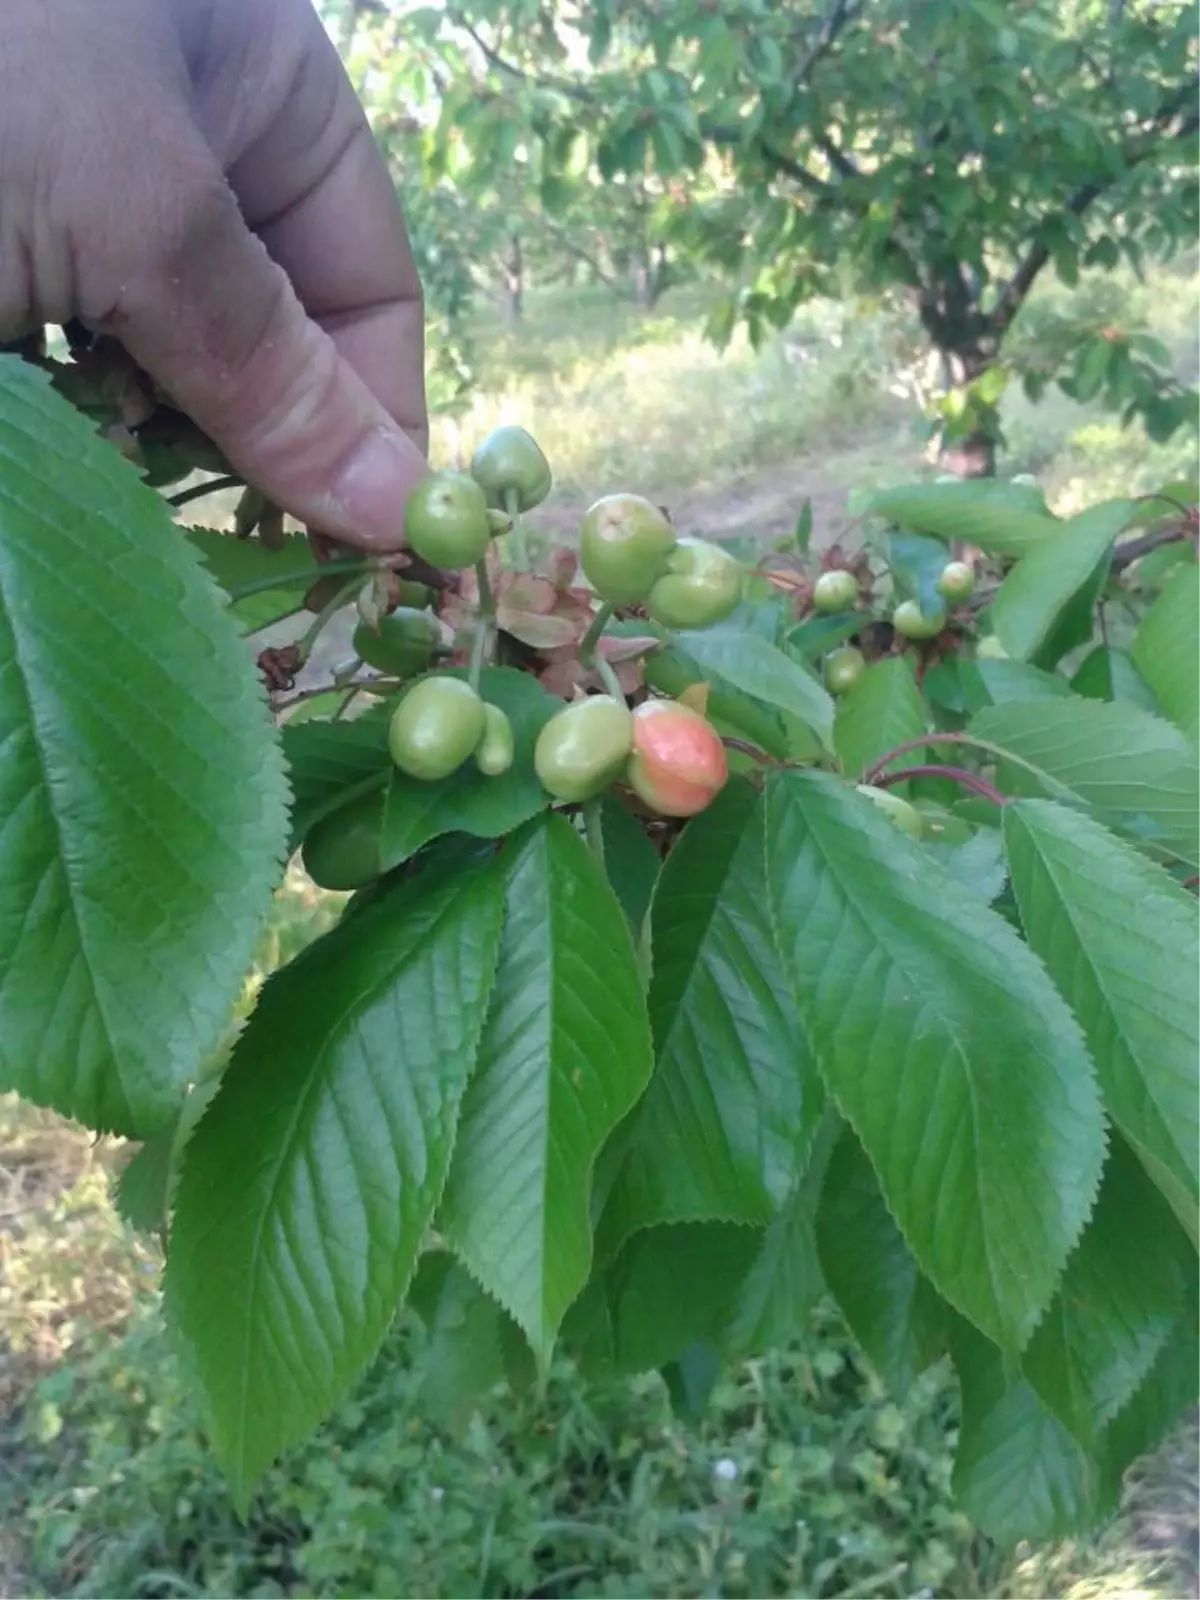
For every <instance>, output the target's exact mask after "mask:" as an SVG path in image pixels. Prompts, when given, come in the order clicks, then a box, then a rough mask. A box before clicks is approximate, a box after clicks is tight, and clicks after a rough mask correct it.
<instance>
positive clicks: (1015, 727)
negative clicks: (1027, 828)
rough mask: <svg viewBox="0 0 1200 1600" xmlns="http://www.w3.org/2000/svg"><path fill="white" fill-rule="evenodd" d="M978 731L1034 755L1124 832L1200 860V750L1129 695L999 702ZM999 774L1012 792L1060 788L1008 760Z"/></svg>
mask: <svg viewBox="0 0 1200 1600" xmlns="http://www.w3.org/2000/svg"><path fill="white" fill-rule="evenodd" d="M971 732H972V733H974V734H977V735H978V736H979V738H981V739H987V740H989V741H991V742H992V743H993V744H997V745H1001V746H1003V747H1004V749H1006V750H1011V751H1012V752H1013V754H1014V755H1017V756H1020V757H1021V758H1022V759H1023V760H1025V761H1028V762H1032V763H1033V765H1034V766H1035V767H1037V768H1039V769H1040V771H1042V772H1044V773H1045V774H1046V775H1047V777H1048V778H1049V779H1050V780H1051V783H1052V784H1059V785H1062V786H1064V788H1065V790H1066V791H1069V792H1070V793H1071V794H1073V795H1074V796H1075V797H1076V799H1077V800H1078V801H1080V802H1081V803H1082V804H1083V805H1084V806H1090V807H1092V808H1093V809H1094V810H1095V812H1096V815H1097V816H1098V817H1099V818H1100V819H1101V821H1103V822H1105V823H1106V824H1107V825H1108V826H1109V827H1111V828H1114V829H1116V831H1117V832H1118V833H1123V834H1126V835H1127V836H1128V837H1130V838H1131V839H1133V840H1135V841H1136V842H1137V843H1140V844H1143V845H1148V846H1153V847H1156V848H1157V849H1160V850H1165V851H1168V852H1170V853H1171V854H1172V855H1176V856H1178V857H1179V858H1180V859H1181V860H1183V861H1186V862H1189V863H1190V864H1191V865H1192V866H1200V827H1198V825H1197V813H1198V812H1200V775H1198V773H1197V760H1196V750H1195V747H1194V746H1192V745H1189V743H1188V741H1187V740H1186V739H1185V738H1184V736H1183V734H1181V733H1180V732H1179V731H1178V729H1176V728H1173V727H1172V726H1171V725H1170V723H1168V722H1164V721H1162V719H1161V718H1159V717H1152V716H1151V715H1150V714H1149V713H1148V712H1146V711H1140V710H1138V708H1137V707H1136V706H1131V705H1128V704H1125V703H1120V704H1112V705H1109V704H1106V703H1105V702H1103V701H1101V700H1082V699H1076V698H1074V697H1072V698H1070V699H1067V700H1040V701H1037V702H1032V701H1025V702H1013V703H1012V704H1010V705H1003V706H993V707H991V708H989V709H986V710H984V711H981V712H979V714H978V715H977V716H976V717H975V718H974V720H973V721H972V723H971ZM998 781H999V783H1000V785H1001V787H1002V788H1004V789H1005V790H1006V791H1007V792H1009V793H1015V794H1023V795H1028V794H1044V793H1053V792H1054V791H1053V789H1052V788H1051V787H1049V786H1047V785H1046V784H1045V783H1040V782H1039V780H1038V779H1037V778H1036V777H1035V776H1034V775H1033V774H1032V773H1030V772H1028V771H1027V770H1026V769H1024V768H1018V767H1015V766H1009V765H1007V764H1006V765H1004V766H1003V767H1002V768H1001V770H1000V773H999V776H998ZM1059 797H1060V798H1061V795H1060V796H1059Z"/></svg>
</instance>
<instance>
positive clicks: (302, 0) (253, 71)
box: [206, 0, 427, 444]
mask: <svg viewBox="0 0 1200 1600" xmlns="http://www.w3.org/2000/svg"><path fill="white" fill-rule="evenodd" d="M239 3H240V0H239ZM269 3H270V4H271V5H272V7H273V11H272V16H273V23H272V26H271V27H270V28H269V29H266V30H264V31H263V32H260V33H259V34H258V35H257V36H256V41H257V47H258V49H259V50H263V45H264V41H265V43H266V44H267V46H268V47H269V49H267V50H264V51H263V54H261V55H256V54H255V40H252V41H251V44H250V45H249V46H248V54H247V56H246V57H244V58H243V59H242V60H241V61H240V62H239V75H240V78H241V81H242V83H243V84H245V83H246V82H247V81H250V82H252V83H253V82H255V81H257V82H258V84H259V90H258V93H257V94H256V95H255V101H256V111H257V116H256V118H253V119H250V121H249V122H245V121H244V122H243V124H242V127H243V129H244V130H245V132H244V134H243V137H242V138H241V140H240V141H239V142H238V143H237V144H235V145H229V144H225V145H224V146H223V145H222V134H221V128H220V127H218V126H215V125H213V126H210V127H208V128H207V130H206V131H208V133H209V137H210V139H211V140H213V141H215V147H216V148H217V149H218V151H219V153H220V154H221V155H222V156H223V157H224V159H225V162H226V169H227V171H228V173H229V180H230V183H231V185H232V187H233V190H234V192H235V194H236V195H237V197H238V201H239V204H240V205H241V208H242V211H243V214H244V215H245V217H246V220H247V222H248V223H249V225H250V226H251V228H252V229H253V230H254V231H255V232H256V233H257V234H258V235H259V237H260V238H261V239H262V240H263V242H264V244H265V245H266V247H267V249H268V251H269V253H270V255H271V257H272V259H273V260H275V261H277V262H278V263H279V264H280V266H282V267H283V269H284V271H285V272H286V273H287V274H288V277H289V278H290V279H291V282H292V285H293V287H294V289H295V290H296V293H297V295H298V297H299V299H300V302H301V304H302V305H303V306H304V308H305V310H306V311H307V312H308V314H309V316H311V317H312V318H313V319H314V320H315V321H317V322H319V323H320V324H321V326H322V327H324V328H325V329H326V331H327V332H328V333H329V334H330V335H331V337H332V338H333V340H334V343H335V344H336V345H337V347H338V349H339V351H340V352H341V354H342V356H343V357H344V359H346V360H347V361H348V362H349V363H350V365H351V366H352V367H353V368H354V370H355V371H356V372H357V373H358V374H359V376H360V377H361V378H362V379H363V381H364V382H365V383H366V384H367V386H368V387H369V388H370V389H371V391H372V393H374V394H375V395H376V396H377V397H378V399H379V400H380V401H381V402H382V404H383V405H384V406H385V407H386V408H387V410H388V411H389V412H390V413H391V415H392V416H393V417H395V418H396V419H397V421H399V422H400V423H401V425H402V426H403V427H404V428H406V429H407V430H408V431H409V432H410V433H411V434H412V435H413V436H414V437H416V438H418V439H419V440H420V441H421V442H422V444H424V442H425V439H426V437H427V419H426V412H425V383H424V337H423V310H422V304H421V286H420V281H419V279H418V276H417V272H416V268H415V267H414V265H413V259H412V252H411V249H410V248H409V242H408V238H407V235H406V232H405V227H404V221H403V218H402V216H401V212H400V207H399V205H398V203H397V199H396V194H395V190H394V187H393V185H392V181H391V178H390V177H389V175H388V171H387V167H386V164H385V162H384V159H383V156H382V155H381V153H380V151H379V148H378V146H377V145H376V142H375V139H374V137H373V135H372V133H371V130H370V127H369V126H368V123H367V119H366V116H365V115H364V113H363V109H362V107H361V105H360V104H359V102H358V99H357V97H356V96H355V94H354V91H353V89H352V88H351V85H350V82H349V79H348V78H347V76H346V73H345V71H344V69H343V67H342V64H341V62H340V60H339V59H338V56H337V52H336V51H335V49H334V47H333V45H332V43H331V41H330V39H329V37H328V35H327V34H326V32H325V30H324V28H323V27H322V26H321V24H320V21H319V19H318V18H317V15H316V13H315V11H314V10H313V8H312V7H311V5H309V4H308V3H307V0H269ZM219 100H220V96H218V103H219ZM222 126H224V127H227V126H228V123H227V122H225V121H224V120H223V119H222Z"/></svg>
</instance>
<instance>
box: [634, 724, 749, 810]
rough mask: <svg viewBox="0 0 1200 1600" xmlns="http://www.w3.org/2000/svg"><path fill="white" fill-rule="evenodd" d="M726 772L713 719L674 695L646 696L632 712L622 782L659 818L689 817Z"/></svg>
mask: <svg viewBox="0 0 1200 1600" xmlns="http://www.w3.org/2000/svg"><path fill="white" fill-rule="evenodd" d="M728 776H729V762H728V759H727V758H726V755H725V746H724V745H723V744H722V743H721V737H720V735H719V734H718V733H717V730H716V729H715V728H714V727H713V725H712V723H711V722H709V721H708V720H707V719H706V718H704V717H702V716H701V715H700V713H699V712H698V711H692V710H691V709H690V708H689V707H687V706H684V705H680V704H679V702H678V701H677V700H647V701H646V702H645V703H644V704H643V705H640V706H638V708H637V710H636V711H635V712H634V714H633V753H632V755H631V756H630V758H629V764H628V765H627V767H626V768H625V781H626V782H627V783H628V784H629V787H630V788H631V789H632V790H633V791H634V793H635V794H636V795H637V796H638V797H639V798H640V799H642V800H644V801H645V803H646V804H647V805H648V806H650V807H651V808H652V810H654V811H657V812H659V813H660V815H662V816H664V817H693V816H695V815H696V813H697V812H698V811H703V810H704V808H705V806H707V805H708V804H709V802H710V801H712V800H713V799H715V797H716V796H717V795H718V794H720V792H721V790H722V789H723V788H724V786H725V780H726V779H727V778H728Z"/></svg>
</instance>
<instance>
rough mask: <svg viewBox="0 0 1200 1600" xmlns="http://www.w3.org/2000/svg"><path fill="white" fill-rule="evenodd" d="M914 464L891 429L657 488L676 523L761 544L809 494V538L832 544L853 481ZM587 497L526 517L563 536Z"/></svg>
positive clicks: (783, 529)
mask: <svg viewBox="0 0 1200 1600" xmlns="http://www.w3.org/2000/svg"><path fill="white" fill-rule="evenodd" d="M919 470H920V457H919V453H918V451H917V449H916V448H915V446H914V444H913V441H912V437H911V435H910V434H908V433H907V432H906V431H901V432H896V431H895V430H889V431H886V432H880V433H878V434H875V435H871V436H869V437H867V438H866V439H860V440H859V441H858V442H857V443H856V444H854V445H852V446H847V447H840V448H831V450H830V451H829V453H828V454H825V455H821V456H815V455H809V456H800V457H797V458H796V459H795V460H794V461H788V462H775V463H772V464H771V465H769V466H765V467H761V468H759V469H758V470H757V471H756V472H753V473H750V474H747V475H746V476H744V477H742V478H740V479H738V480H737V481H736V482H733V483H727V484H723V485H721V486H719V487H716V488H711V489H708V488H705V489H698V490H691V491H689V490H685V491H683V492H682V493H679V492H674V493H672V492H670V491H660V494H659V496H658V498H660V499H661V501H662V503H663V504H664V505H666V506H667V508H668V510H669V511H670V513H671V516H672V519H673V520H674V521H675V523H676V524H677V525H678V527H679V528H680V529H681V531H686V532H688V533H694V534H698V535H700V536H702V537H704V538H711V539H736V538H751V537H752V538H756V539H759V540H761V541H762V543H764V544H769V543H771V542H772V541H773V540H775V539H777V538H779V537H780V535H782V534H785V533H790V532H791V531H792V529H793V528H794V527H795V525H796V518H797V516H798V514H799V512H800V508H801V506H802V505H803V504H804V502H805V500H806V499H807V500H811V502H812V510H813V544H814V546H816V547H817V548H818V549H820V548H824V547H826V546H828V545H830V544H832V543H833V541H834V540H835V539H836V538H837V537H838V535H839V534H840V533H841V532H842V531H843V529H844V528H845V527H846V525H847V523H848V522H849V521H850V520H851V518H850V515H849V514H848V512H847V510H846V501H847V497H848V495H849V494H850V492H851V491H852V490H853V489H855V488H857V487H859V486H868V487H876V486H879V485H881V484H882V483H884V482H896V481H898V480H899V479H900V478H903V477H906V476H908V474H909V473H911V474H913V475H914V476H915V475H916V474H917V472H919ZM587 504H588V497H585V496H579V495H568V494H563V495H555V496H554V497H553V498H552V501H551V503H550V504H549V505H546V506H544V507H541V508H539V510H537V511H536V512H534V513H533V514H532V515H531V516H530V518H529V522H530V525H531V526H532V527H534V528H538V529H543V530H545V531H546V533H548V534H550V535H551V536H552V537H554V538H556V539H559V538H569V537H570V536H571V534H573V533H574V531H575V528H576V527H577V526H578V523H579V519H580V517H581V516H582V514H583V512H584V511H585V510H586V508H587Z"/></svg>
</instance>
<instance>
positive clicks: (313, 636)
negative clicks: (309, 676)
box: [297, 577, 360, 666]
mask: <svg viewBox="0 0 1200 1600" xmlns="http://www.w3.org/2000/svg"><path fill="white" fill-rule="evenodd" d="M359 581H360V580H359V579H358V578H357V577H355V578H351V579H350V581H349V583H343V584H342V585H341V587H340V588H339V589H338V591H337V593H336V594H333V595H331V596H330V597H329V599H328V600H327V601H326V602H325V604H324V605H323V606H322V607H321V609H320V611H318V612H317V614H316V616H315V617H314V618H313V620H312V622H311V623H310V624H309V627H308V631H307V632H306V633H305V634H304V637H303V638H302V639H301V640H300V643H299V645H298V646H297V649H298V650H299V652H300V665H301V666H304V664H305V662H307V660H308V658H309V656H310V655H312V650H313V645H315V644H316V642H317V640H318V639H319V638H320V636H321V634H322V633H323V632H324V630H325V629H326V628H327V627H328V626H329V624H330V623H331V622H332V621H333V619H334V617H335V616H336V615H337V613H338V612H339V611H340V610H341V609H342V607H343V606H344V605H346V604H347V602H348V601H349V599H350V597H351V595H353V594H354V593H355V591H356V590H357V589H358V587H359Z"/></svg>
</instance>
